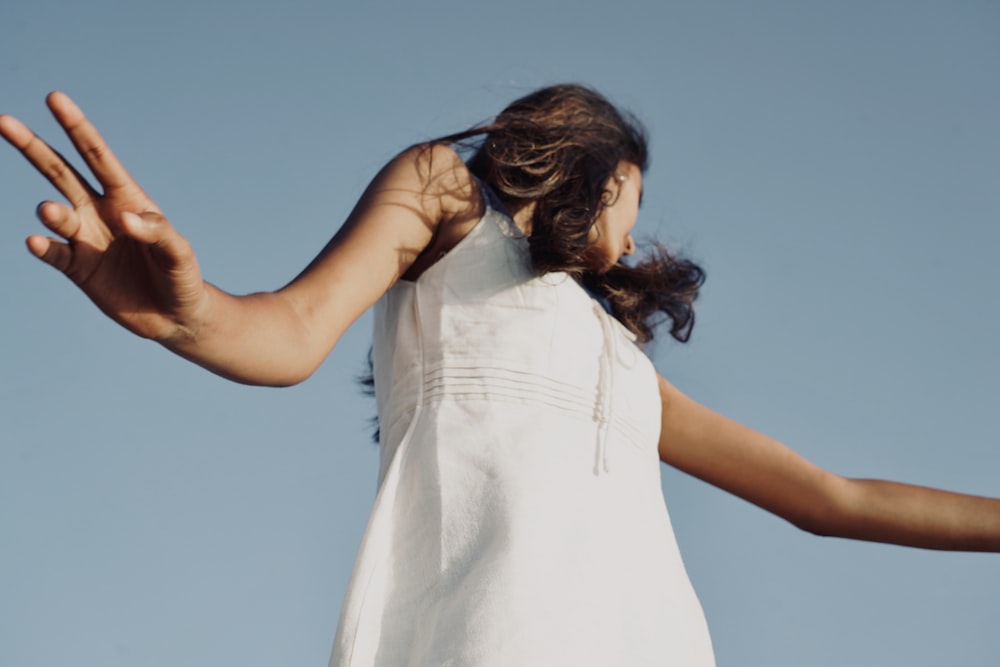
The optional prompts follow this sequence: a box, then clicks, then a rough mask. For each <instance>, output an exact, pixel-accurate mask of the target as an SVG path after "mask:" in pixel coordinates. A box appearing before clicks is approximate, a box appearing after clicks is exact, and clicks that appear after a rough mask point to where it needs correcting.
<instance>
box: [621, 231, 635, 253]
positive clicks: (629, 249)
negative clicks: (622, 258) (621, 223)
mask: <svg viewBox="0 0 1000 667" xmlns="http://www.w3.org/2000/svg"><path fill="white" fill-rule="evenodd" d="M633 252H635V241H633V240H632V235H631V234H629V235H628V236H626V237H625V247H624V248H623V249H622V254H624V255H631V254H632V253H633Z"/></svg>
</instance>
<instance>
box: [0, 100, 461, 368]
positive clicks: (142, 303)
mask: <svg viewBox="0 0 1000 667" xmlns="http://www.w3.org/2000/svg"><path fill="white" fill-rule="evenodd" d="M47 102H48V105H49V108H50V109H51V111H52V113H53V115H54V116H55V118H56V120H57V121H58V123H59V124H60V125H61V126H62V127H63V128H64V129H65V131H66V133H67V134H68V135H69V138H70V140H71V141H72V142H73V145H74V146H75V147H76V149H77V150H78V151H79V153H80V155H81V156H82V158H83V160H84V161H85V162H86V164H87V166H88V167H89V168H90V170H91V171H92V173H93V174H94V177H95V178H96V180H97V182H98V184H99V187H100V189H101V191H100V192H98V191H97V189H95V188H94V187H92V186H91V185H90V184H89V183H88V182H87V181H86V180H85V179H84V178H83V176H81V175H80V174H79V172H77V171H75V170H74V169H73V167H71V166H70V165H69V164H68V163H67V162H66V161H65V160H64V159H63V158H62V156H60V155H59V154H58V153H56V152H55V151H54V150H53V149H52V148H51V147H49V146H48V145H47V144H46V143H45V142H44V141H42V140H41V139H39V138H38V137H37V136H36V135H34V134H33V133H32V132H31V131H30V130H29V129H28V128H26V127H25V126H24V125H23V124H21V123H20V122H18V121H17V120H15V119H13V118H11V117H9V116H0V135H2V136H3V137H4V139H6V140H7V141H8V142H9V143H10V144H12V145H13V146H14V147H15V148H17V149H18V150H19V151H21V153H22V154H23V155H24V157H25V158H26V159H27V160H28V161H29V162H30V163H31V164H32V165H33V166H34V167H35V168H36V169H38V171H39V172H41V173H42V175H43V176H44V177H45V178H47V179H48V180H49V181H50V182H51V183H52V185H53V186H55V188H56V189H57V190H58V191H59V192H60V193H62V195H63V196H64V197H65V198H66V199H67V201H68V205H67V204H62V203H57V202H45V203H43V204H42V205H41V206H39V208H38V217H39V219H40V220H41V221H42V223H43V224H44V225H45V226H46V227H47V228H48V229H49V230H51V231H52V232H54V233H55V234H56V235H57V236H58V237H59V238H47V237H44V236H41V235H32V236H30V237H29V238H28V240H27V245H28V249H29V250H30V251H31V252H32V254H34V255H35V256H37V257H39V258H40V259H42V260H44V261H45V262H47V263H48V264H51V265H52V266H54V267H55V268H57V269H59V270H60V271H62V272H63V273H64V274H65V275H66V276H67V277H69V278H70V279H71V280H72V281H73V282H74V283H76V285H77V286H78V287H80V289H81V290H83V291H84V293H86V295H87V296H88V297H89V298H90V299H91V300H92V301H93V302H94V303H95V304H96V305H97V306H98V307H99V308H100V309H101V310H102V311H103V312H104V313H105V314H107V315H108V316H109V317H111V318H112V319H113V320H115V321H116V322H118V323H119V324H121V325H122V326H124V327H125V328H126V329H128V330H129V331H132V332H133V333H135V334H137V335H139V336H142V337H144V338H150V339H152V340H156V341H157V342H159V343H161V344H162V345H164V346H165V347H167V348H168V349H170V350H172V351H174V352H176V353H177V354H179V355H181V356H183V357H185V358H187V359H189V360H191V361H193V362H195V363H197V364H199V365H201V366H204V367H205V368H207V369H209V370H211V371H212V372H214V373H217V374H219V375H221V376H223V377H226V378H229V379H231V380H235V381H237V382H244V383H247V384H262V385H289V384H295V383H296V382H301V381H302V380H304V379H305V378H307V377H309V375H310V374H311V373H312V372H313V371H314V370H315V369H316V368H317V367H318V366H319V364H320V363H321V362H322V361H323V359H324V358H325V357H326V355H327V354H328V353H329V351H330V349H331V348H332V347H333V345H334V344H335V343H336V341H337V340H338V339H339V337H340V336H341V335H342V334H343V332H344V331H345V330H346V329H347V327H348V326H350V324H351V323H352V322H354V320H356V319H357V318H358V317H359V316H360V315H361V313H363V312H364V311H365V310H366V309H367V308H368V307H369V306H370V305H371V304H373V303H374V302H375V301H376V300H377V299H378V298H379V297H380V296H381V295H382V294H383V293H384V292H385V291H386V290H387V289H389V287H391V286H392V285H393V283H394V282H395V281H396V280H398V279H399V277H400V276H402V275H403V274H404V273H405V272H406V271H407V269H408V268H409V267H410V265H411V264H412V263H413V261H414V259H416V257H417V256H418V255H419V254H420V253H421V252H423V251H424V250H425V249H426V248H428V246H429V245H430V244H431V242H432V240H433V239H435V238H436V234H437V232H438V229H439V228H440V227H442V224H441V223H442V222H450V221H452V220H454V219H456V218H458V217H461V216H462V215H465V214H466V213H467V212H468V211H469V208H470V207H469V202H470V201H471V199H470V197H474V196H475V194H474V192H473V191H474V186H473V185H472V183H471V179H470V177H469V175H468V172H467V171H466V170H465V169H464V165H462V163H461V160H460V159H459V158H458V156H457V155H455V154H454V152H453V151H451V150H450V149H448V148H446V147H443V146H435V147H432V148H426V147H418V148H413V149H410V150H408V151H405V152H403V153H402V154H400V155H399V156H398V157H397V158H395V159H394V160H393V161H391V162H390V163H389V164H388V165H386V167H385V168H384V169H383V170H382V171H381V172H380V173H379V174H378V176H376V178H375V179H374V180H373V181H372V183H371V185H369V187H368V189H367V190H366V191H365V194H364V195H363V196H362V198H361V200H360V201H359V202H358V204H357V206H356V207H355V209H354V211H353V212H352V213H351V215H350V217H349V218H348V220H347V222H346V223H345V224H344V226H343V227H342V228H341V230H340V231H339V232H338V233H337V234H336V235H335V236H334V237H333V239H332V240H331V241H330V243H328V244H327V246H326V247H325V248H324V249H323V251H322V252H321V253H320V254H319V256H318V257H317V258H316V259H315V260H313V262H312V263H311V264H310V265H309V266H308V267H307V268H306V269H305V270H304V271H303V272H302V273H301V274H300V275H299V276H298V277H297V278H295V280H293V281H292V282H291V283H289V284H288V285H286V286H285V287H283V288H281V289H279V290H277V291H275V292H264V293H258V294H250V295H246V296H234V295H231V294H227V293H226V292H224V291H222V290H220V289H218V288H216V287H214V286H212V285H210V284H209V283H207V282H205V281H204V280H203V279H202V276H201V272H200V270H199V267H198V263H197V260H196V258H195V255H194V253H193V251H192V250H191V247H190V245H189V244H188V242H187V240H186V239H185V238H184V237H183V236H181V235H180V234H179V233H178V232H177V231H176V230H175V229H174V228H173V226H172V225H171V224H170V223H169V222H168V221H167V220H166V218H165V217H164V216H163V213H162V212H161V211H160V209H159V208H158V207H157V206H156V204H155V203H154V202H153V200H152V199H151V198H150V197H149V196H147V195H146V194H145V192H143V190H142V189H141V188H140V187H139V186H138V184H137V183H136V182H135V180H134V179H132V177H131V176H130V175H129V174H128V172H127V171H126V170H125V169H124V167H122V165H121V164H120V163H119V162H118V160H117V159H116V158H115V157H114V155H113V154H112V153H111V151H110V150H109V149H108V147H107V145H106V144H105V143H104V140H103V139H102V138H101V136H100V135H99V134H98V132H97V130H96V129H95V128H94V127H93V126H92V125H91V124H90V123H89V122H88V121H87V119H86V118H85V117H84V115H83V113H82V112H81V111H80V110H79V109H78V108H77V107H76V105H74V104H73V102H72V101H70V99H69V98H68V97H67V96H65V95H63V94H61V93H53V94H51V95H49V97H48V100H47ZM444 226H446V227H450V225H444Z"/></svg>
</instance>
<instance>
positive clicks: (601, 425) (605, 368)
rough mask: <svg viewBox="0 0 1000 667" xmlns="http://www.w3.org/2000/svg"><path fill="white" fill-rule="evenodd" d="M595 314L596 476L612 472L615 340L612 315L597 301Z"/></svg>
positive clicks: (595, 302)
mask: <svg viewBox="0 0 1000 667" xmlns="http://www.w3.org/2000/svg"><path fill="white" fill-rule="evenodd" d="M594 312H595V313H596V314H597V319H598V320H599V321H600V323H601V336H602V338H603V341H602V342H601V359H600V366H599V370H600V377H599V380H598V386H597V400H596V401H595V405H594V419H595V420H596V421H597V448H596V452H595V456H594V474H595V475H600V474H601V472H602V471H603V472H605V473H607V472H610V471H611V468H610V466H609V465H608V438H609V437H610V434H611V422H612V420H613V419H614V396H613V391H614V386H615V348H614V344H615V338H614V334H615V332H614V329H613V323H612V322H611V315H609V314H608V312H607V311H606V310H604V308H603V307H602V306H601V304H599V303H598V302H597V301H594Z"/></svg>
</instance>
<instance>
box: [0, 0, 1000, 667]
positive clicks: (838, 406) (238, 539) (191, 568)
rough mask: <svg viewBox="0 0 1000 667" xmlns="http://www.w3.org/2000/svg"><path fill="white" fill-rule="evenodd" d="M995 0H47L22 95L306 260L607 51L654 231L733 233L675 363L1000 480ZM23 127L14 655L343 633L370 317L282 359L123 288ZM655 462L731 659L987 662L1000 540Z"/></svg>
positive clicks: (788, 425)
mask: <svg viewBox="0 0 1000 667" xmlns="http://www.w3.org/2000/svg"><path fill="white" fill-rule="evenodd" d="M998 34H1000V3H997V2H995V1H990V0H965V1H963V2H954V3H939V2H930V1H926V2H925V1H913V2H901V1H900V2H882V1H876V2H842V3H819V2H791V1H786V2H781V1H777V0H761V1H758V2H754V3H742V2H638V1H633V0H622V1H620V2H617V3H595V2H589V1H586V2H576V3H557V2H553V1H551V0H533V1H532V2H524V1H522V0H511V1H509V2H504V3H502V4H500V3H494V4H492V5H487V4H481V3H474V2H451V1H449V2H428V3H402V2H368V3H362V2H341V3H332V2H303V1H299V0H291V1H289V2H285V3H281V4H280V6H279V4H278V3H261V2H257V1H256V0H251V1H249V2H239V3H237V2H218V1H213V0H207V1H206V2H200V3H197V4H196V3H186V2H179V3H165V2H162V3H147V2H136V1H132V0H130V1H128V2H126V1H125V0H119V1H111V0H96V1H93V2H88V3H70V2H65V1H60V2H57V1H55V0H36V1H34V2H31V3H16V4H15V5H14V6H12V7H9V8H5V10H4V15H3V21H2V23H0V91H2V94H0V111H2V112H5V113H12V114H14V115H16V116H18V117H19V118H21V119H22V120H24V121H26V122H27V123H29V124H30V125H31V126H33V127H34V128H36V129H37V130H38V131H39V132H41V133H42V134H43V135H45V136H46V137H47V138H49V139H50V140H52V141H53V142H54V143H55V144H56V145H57V146H58V147H60V148H61V149H63V150H64V151H65V152H67V153H69V152H70V151H69V149H68V147H67V142H65V140H64V139H63V138H62V137H61V136H59V135H58V133H57V132H55V131H54V125H53V123H52V122H51V121H50V120H49V119H48V118H47V115H46V113H45V110H44V106H43V104H42V99H43V97H44V95H45V93H47V92H48V91H49V90H52V89H61V90H65V91H67V92H68V93H70V94H71V95H72V96H74V97H75V98H76V99H77V101H78V102H79V103H80V104H81V106H83V108H84V109H85V111H87V112H88V114H89V115H90V116H91V118H92V120H93V121H94V122H95V123H96V124H97V125H98V127H100V128H101V129H102V130H103V132H104V133H105V135H106V137H107V139H108V140H109V142H110V143H111V145H112V147H113V148H114V149H115V150H116V151H117V153H118V154H119V156H120V157H121V159H122V160H123V161H124V162H125V163H126V165H127V166H128V167H129V168H130V169H131V170H132V171H133V173H134V174H135V175H136V177H137V178H138V179H139V180H140V182H141V183H142V184H143V185H144V186H145V187H146V189H147V191H148V192H149V193H150V194H151V195H152V196H153V197H154V198H155V199H156V200H157V201H158V203H159V204H160V205H161V207H162V208H163V209H164V210H165V212H166V213H167V215H168V216H169V217H170V218H171V220H172V221H173V222H174V224H176V225H177V226H178V227H179V228H180V229H181V230H182V231H183V232H184V233H185V234H186V235H187V236H188V237H189V238H190V239H191V240H192V242H193V243H194V246H195V248H196V250H197V252H198V256H199V259H200V262H201V264H202V267H203V270H204V272H205V274H206V276H207V277H208V279H210V280H212V281H213V282H215V283H216V284H218V285H220V286H222V287H223V288H225V289H228V290H230V291H233V292H238V293H243V292H251V291H256V290H262V289H269V288H274V287H277V286H279V285H281V284H283V283H284V282H285V281H287V280H288V279H289V278H290V277H292V276H293V275H294V274H295V273H297V272H298V270H299V269H301V268H302V266H304V265H305V263H306V262H308V260H309V259H310V258H311V257H312V256H313V255H314V254H315V253H316V252H317V251H318V250H319V248H321V247H322V245H323V244H324V243H325V241H326V240H327V239H328V238H329V236H330V235H331V234H332V233H333V232H334V231H335V230H336V229H337V227H338V226H339V224H340V222H341V221H342V220H343V219H344V217H345V216H346V214H347V212H348V211H349V210H350V208H351V206H352V205H353V203H354V200H355V199H356V198H357V196H358V195H359V194H360V191H361V190H362V189H363V187H364V185H365V184H366V183H367V181H368V179H369V178H371V176H372V175H373V174H374V172H375V171H376V170H377V169H378V167H379V166H380V165H381V164H382V163H383V162H384V161H385V160H386V159H387V158H389V157H391V156H392V155H393V154H394V153H395V152H396V151H398V150H399V149H401V148H402V147H404V146H406V145H407V144H409V143H412V142H415V141H418V140H421V139H426V138H430V137H433V136H437V135H441V134H445V133H447V132H451V131H455V130H458V129H461V128H464V127H466V126H468V125H471V124H473V123H476V122H478V121H481V120H484V119H486V118H488V117H489V116H491V115H492V114H494V113H496V112H497V111H498V110H499V109H500V108H501V107H502V106H503V105H504V104H506V103H507V102H508V101H510V100H511V99H513V98H515V97H517V96H520V95H522V94H524V93H526V92H528V91H530V90H532V89H534V88H536V87H538V86H540V85H544V84H549V83H554V82H560V81H579V82H584V83H588V84H590V85H593V86H595V87H597V88H598V89H600V90H602V91H603V92H605V93H606V94H608V95H609V96H611V97H612V98H613V99H614V100H616V101H617V102H619V103H620V104H622V105H623V106H625V107H628V108H631V109H632V110H634V111H635V112H636V113H637V114H638V115H639V116H640V117H641V118H643V119H644V120H645V122H646V123H647V124H648V126H649V128H650V130H651V133H652V137H653V144H652V145H653V160H652V168H651V170H650V172H649V173H648V175H647V176H646V178H645V199H644V206H643V211H642V213H641V216H640V223H639V229H638V231H639V234H640V235H643V234H645V235H648V236H652V235H655V236H657V237H659V238H662V239H664V240H666V241H668V242H671V243H673V244H675V245H676V246H678V247H680V248H683V249H684V250H686V251H687V252H688V253H689V254H690V255H692V256H693V257H695V258H697V259H698V260H699V261H701V262H702V263H703V264H704V266H705V268H706V269H707V271H708V276H709V278H708V283H707V284H706V287H705V291H704V293H703V298H702V299H701V300H700V302H699V310H698V324H697V326H696V327H695V332H694V338H693V341H692V342H691V343H690V344H689V345H687V346H679V345H675V344H673V343H670V342H668V341H666V340H664V341H662V342H660V343H659V344H657V345H656V346H655V347H654V348H653V350H652V351H651V355H652V357H653V359H654V361H655V363H656V365H657V367H658V369H659V370H660V371H661V372H662V373H664V374H665V375H667V376H668V377H669V378H671V379H672V380H673V381H674V382H675V383H676V384H677V385H679V386H680V387H681V388H682V389H683V390H685V391H686V392H688V393H689V394H691V395H692V396H694V397H695V398H696V399H698V400H700V401H702V402H704V403H706V404H708V405H709V406H711V407H713V408H715V409H718V410H720V411H722V412H724V413H726V414H728V415H729V416H731V417H733V418H736V419H738V420H740V421H743V422H744V423H747V424H748V425H750V426H753V427H755V428H758V429H760V430H763V431H765V432H767V433H769V434H771V435H774V436H775V437H778V438H779V439H781V440H783V441H785V442H787V443H788V444H789V445H790V446H792V447H793V448H795V449H796V450H797V451H799V452H800V453H802V454H804V455H805V456H806V457H807V458H809V459H811V460H813V461H815V462H816V463H818V464H820V465H822V466H824V467H827V468H829V469H831V470H833V471H835V472H838V473H842V474H846V475H851V476H861V477H884V478H891V479H900V480H904V481H909V482H914V483H919V484H928V485H932V486H940V487H944V488H950V489H955V490H962V491H967V492H972V493H979V494H983V495H994V496H996V495H1000V483H998V481H997V480H998V479H1000V447H998V443H997V440H998V438H997V435H996V429H995V423H996V419H995V417H996V410H997V405H998V401H1000V379H998V378H1000V355H998V354H997V351H996V347H995V345H996V341H997V340H998V339H1000V316H998V314H997V308H996V305H997V304H998V303H1000V273H998V268H997V263H996V259H995V258H996V257H997V256H998V254H1000V225H998V224H997V223H998V221H1000V187H998V183H1000V124H998V123H997V120H996V119H997V118H1000V40H998V39H997V35H998ZM53 196H54V193H52V192H51V191H50V189H49V188H48V186H47V185H46V183H44V181H43V180H42V179H41V178H40V177H38V176H37V175H36V174H35V173H33V172H32V171H31V170H30V169H29V168H27V166H26V165H25V164H23V163H22V162H21V160H20V158H19V157H18V156H17V155H16V154H15V153H13V152H12V151H10V150H4V151H0V221H2V222H0V224H2V230H3V239H4V242H3V243H2V244H0V308H2V312H3V326H2V327H0V540H2V541H0V664H2V665H10V666H12V667H34V666H36V665H38V666H41V665H45V666H48V665H53V664H60V663H72V664H79V665H102V666H105V667H117V666H118V665H121V666H125V665H129V666H132V665H149V666H152V667H159V666H161V665H162V666H164V667H166V666H168V665H169V666H170V667H177V666H179V665H184V666H192V667H195V666H202V665H205V666H208V665H219V664H227V665H228V664H240V665H244V666H246V667H257V666H261V667H263V666H265V665H266V666H273V665H292V664H294V665H317V666H318V665H324V664H325V663H326V660H327V657H328V653H329V650H330V645H331V642H332V639H333V632H334V629H335V626H336V621H337V615H338V612H339V609H340V604H341V598H342V595H343V591H344V588H345V586H346V582H347V578H348V576H349V573H350V568H351V564H352V562H353V557H354V552H355V549H356V547H357V543H358V540H359V539H360V535H361V532H362V530H363V528H364V523H365V520H366V518H367V513H368V510H369V507H370V503H371V501H372V498H373V496H374V483H375V472H376V452H375V449H374V447H373V446H372V445H370V444H369V436H368V424H367V417H368V416H370V415H371V414H372V413H373V411H374V405H373V403H372V402H371V400H370V399H368V398H366V397H364V396H362V395H361V394H360V392H359V391H358V387H357V385H356V383H355V381H354V378H355V376H356V375H357V374H358V373H359V372H360V371H361V370H362V368H363V362H364V357H365V352H366V350H367V346H368V339H369V328H370V326H371V323H370V320H369V318H368V317H367V316H366V317H364V318H363V319H362V320H360V321H359V322H358V323H357V324H356V325H355V326H354V327H353V328H352V329H351V330H350V331H349V332H348V334H347V335H346V336H345V338H344V339H343V340H342V341H341V343H340V344H339V345H338V347H337V348H336V349H335V350H334V352H333V353H332V355H331V356H330V358H329V359H328V360H327V362H326V363H325V364H324V366H323V367H322V368H321V369H320V370H319V372H318V373H317V374H316V375H315V376H314V377H313V378H311V379H310V380H309V381H307V382H306V383H304V384H302V385H300V386H297V387H294V388H291V389H284V390H273V389H261V388H252V387H244V386H239V385H235V384H231V383H228V382H226V381H224V380H221V379H219V378H217V377H215V376H212V375H210V374H208V373H206V372H204V371H202V370H201V369H198V368H196V367H193V366H190V365H188V364H186V363H184V362H182V361H180V360H178V359H176V358H173V357H171V355H170V354H169V353H167V352H165V351H163V350H162V349H159V348H157V347H156V346H155V345H154V344H151V343H149V342H146V341H141V340H137V339H134V338H131V337H130V336H129V335H128V334H126V333H124V332H123V331H120V330H118V329H116V328H115V326H114V325H113V324H112V323H111V322H109V321H107V320H106V319H104V318H103V316H102V315H100V313H98V312H97V311H96V310H95V309H94V308H92V307H91V306H90V305H89V303H87V302H86V301H85V300H84V299H83V298H81V296H80V295H79V294H78V293H77V292H76V291H75V289H74V288H73V287H72V286H71V285H70V284H69V283H68V282H67V281H66V280H65V279H64V278H62V277H61V276H59V275H58V274H56V273H55V272H54V271H52V270H50V269H49V268H48V267H46V266H44V265H42V264H41V263H39V262H37V260H35V259H34V258H32V257H31V256H30V255H29V254H28V253H27V252H26V251H25V250H24V248H23V245H22V243H21V239H22V238H23V237H25V236H27V235H28V234H29V233H33V232H35V231H36V229H37V227H38V225H37V223H35V222H34V218H33V207H34V206H35V204H36V203H37V202H38V201H41V200H42V199H45V198H49V197H53ZM663 486H664V493H665V495H666V497H667V502H668V506H669V507H670V511H671V516H672V520H673V523H674V527H675V530H676V532H677V534H678V540H679V542H680V545H681V550H682V553H683V555H684V558H685V562H686V564H687V567H688V571H689V573H690V575H691V578H692V580H693V582H694V584H695V587H696V589H697V590H698V593H699V596H700V597H701V600H702V604H703V605H704V607H705V611H706V615H707V617H708V621H709V625H710V627H711V630H712V634H713V640H714V644H715V648H716V653H717V657H718V662H719V665H720V667H725V666H737V665H739V666H749V667H755V666H764V665H767V666H769V667H774V666H784V665H789V666H791V665H811V666H815V667H825V666H833V665H844V664H853V665H887V664H906V665H911V666H921V665H927V666H930V665H941V664H954V665H965V666H984V667H985V666H987V665H990V666H992V665H995V664H996V662H997V660H998V659H1000V639H998V638H997V634H996V632H995V630H996V619H997V618H998V617H1000V557H998V556H996V555H982V554H942V553H934V552H926V551H919V550H907V549H903V548H898V547H889V546H883V545H870V544H860V543H851V542H847V541H843V540H835V539H821V538H817V537H813V536H810V535H807V534H804V533H801V532H799V531H797V530H795V529H794V528H791V527H790V526H787V525H785V524H784V523H783V522H782V521H781V520H779V519H776V518H773V517H771V516H769V515H767V514H766V513H764V512H762V511H760V510H758V509H756V508H753V507H751V506H749V505H746V504H745V503H743V502H741V501H738V500H736V499H733V498H731V497H729V496H727V495H726V494H724V493H722V492H719V491H717V490H714V489H712V488H710V487H708V486H706V485H704V484H702V483H700V482H697V481H695V480H691V479H690V478H687V477H685V476H684V475H682V474H679V473H676V472H674V471H671V470H668V469H666V468H665V469H664V471H663Z"/></svg>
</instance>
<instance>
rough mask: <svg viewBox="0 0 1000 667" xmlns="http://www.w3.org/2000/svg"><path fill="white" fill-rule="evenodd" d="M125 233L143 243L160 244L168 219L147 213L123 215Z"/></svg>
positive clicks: (157, 214)
mask: <svg viewBox="0 0 1000 667" xmlns="http://www.w3.org/2000/svg"><path fill="white" fill-rule="evenodd" d="M121 224H122V229H123V231H124V232H125V233H126V234H128V235H129V236H130V237H131V238H133V239H135V240H136V241H141V242H142V243H158V242H159V241H160V240H161V238H162V237H163V235H164V227H166V226H168V224H169V223H167V219H166V218H164V217H163V216H162V215H160V214H159V213H154V212H152V211H146V212H144V213H130V212H128V211H126V212H124V213H122V217H121Z"/></svg>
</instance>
